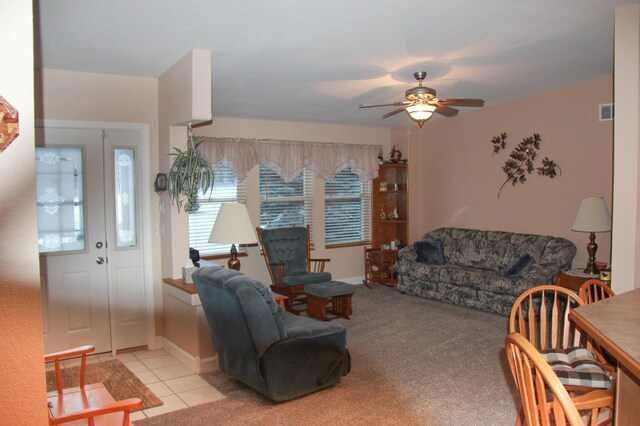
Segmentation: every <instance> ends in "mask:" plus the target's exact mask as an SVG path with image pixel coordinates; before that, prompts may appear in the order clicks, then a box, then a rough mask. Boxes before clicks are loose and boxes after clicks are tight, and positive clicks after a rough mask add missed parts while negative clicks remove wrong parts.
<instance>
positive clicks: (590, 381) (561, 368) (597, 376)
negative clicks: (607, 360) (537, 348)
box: [541, 347, 611, 389]
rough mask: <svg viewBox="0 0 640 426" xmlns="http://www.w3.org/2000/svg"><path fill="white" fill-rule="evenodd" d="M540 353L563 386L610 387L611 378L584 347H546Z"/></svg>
mask: <svg viewBox="0 0 640 426" xmlns="http://www.w3.org/2000/svg"><path fill="white" fill-rule="evenodd" d="M541 353H542V357H543V358H544V359H545V361H547V362H548V363H549V365H551V368H552V369H553V371H554V372H555V373H556V375H557V376H558V378H559V379H560V381H561V382H562V384H564V385H565V386H585V387H589V388H599V389H609V388H610V387H611V378H610V377H609V375H608V374H607V373H606V372H605V371H604V370H603V369H602V367H600V365H599V364H598V362H597V361H596V360H595V358H594V357H593V354H592V353H591V352H590V351H588V350H587V349H586V348H582V347H571V348H566V349H546V350H543V351H541Z"/></svg>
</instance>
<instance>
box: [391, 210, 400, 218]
mask: <svg viewBox="0 0 640 426" xmlns="http://www.w3.org/2000/svg"><path fill="white" fill-rule="evenodd" d="M391 217H392V218H393V219H395V220H398V218H400V216H398V209H397V208H396V207H394V208H393V212H392V213H391Z"/></svg>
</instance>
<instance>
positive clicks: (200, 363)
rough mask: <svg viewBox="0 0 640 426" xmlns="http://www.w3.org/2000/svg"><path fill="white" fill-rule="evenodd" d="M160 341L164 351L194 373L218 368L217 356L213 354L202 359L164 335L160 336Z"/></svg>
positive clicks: (207, 371)
mask: <svg viewBox="0 0 640 426" xmlns="http://www.w3.org/2000/svg"><path fill="white" fill-rule="evenodd" d="M162 343H163V344H162V347H163V349H164V350H165V352H167V353H168V354H169V355H171V356H172V357H174V358H175V359H177V360H178V361H180V362H181V363H182V364H183V365H184V366H185V367H187V368H188V369H189V370H191V371H193V372H194V373H196V374H200V373H209V372H212V371H216V370H217V369H218V357H217V356H215V355H214V356H212V357H209V358H204V359H203V358H200V357H195V356H193V355H191V354H190V353H189V352H187V351H185V350H184V349H182V348H181V347H180V346H178V345H176V344H175V343H173V342H172V341H171V340H169V339H167V338H166V337H163V338H162Z"/></svg>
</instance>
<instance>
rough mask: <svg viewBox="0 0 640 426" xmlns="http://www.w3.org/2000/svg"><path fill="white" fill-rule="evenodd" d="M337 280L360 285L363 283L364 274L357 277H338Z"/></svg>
mask: <svg viewBox="0 0 640 426" xmlns="http://www.w3.org/2000/svg"><path fill="white" fill-rule="evenodd" d="M336 281H340V282H343V283H347V284H353V285H358V284H362V282H363V281H364V275H360V276H357V277H350V278H338V279H337V280H336Z"/></svg>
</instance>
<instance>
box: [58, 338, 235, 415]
mask: <svg viewBox="0 0 640 426" xmlns="http://www.w3.org/2000/svg"><path fill="white" fill-rule="evenodd" d="M111 358H112V357H111V355H109V354H101V355H94V356H91V357H89V358H88V360H89V361H88V362H97V361H100V360H106V359H111ZM116 358H118V359H119V360H120V361H122V363H123V364H124V365H126V366H127V368H128V369H129V370H131V372H133V374H135V375H136V376H137V377H138V378H139V379H140V381H142V383H144V384H145V385H146V386H147V387H148V388H149V389H150V390H151V391H152V392H153V393H154V394H156V396H157V397H158V398H160V399H161V400H162V402H164V404H163V405H161V406H159V407H153V408H149V409H147V410H140V411H136V412H134V413H132V414H131V420H132V421H135V420H141V419H144V418H147V417H152V416H157V415H158V414H164V413H168V412H171V411H175V410H179V409H181V408H187V407H192V406H194V405H198V404H203V403H205V402H212V401H217V400H219V399H222V398H224V395H222V394H221V393H220V392H219V391H218V390H217V389H215V388H214V387H213V386H211V385H210V384H209V383H208V382H206V381H205V380H203V379H202V378H201V377H200V376H198V375H197V374H195V373H194V372H193V371H191V370H189V369H188V368H187V367H185V366H184V365H183V364H181V363H180V361H178V360H177V359H175V358H174V357H172V356H171V355H169V354H168V353H167V352H165V351H164V350H162V349H161V350H157V351H149V350H141V351H135V352H127V353H123V354H119V355H118V356H117V357H116ZM78 364H79V360H70V361H66V362H65V363H64V364H63V366H64V367H67V366H69V367H71V366H73V365H78ZM50 368H53V365H52V364H51V365H47V369H50Z"/></svg>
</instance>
